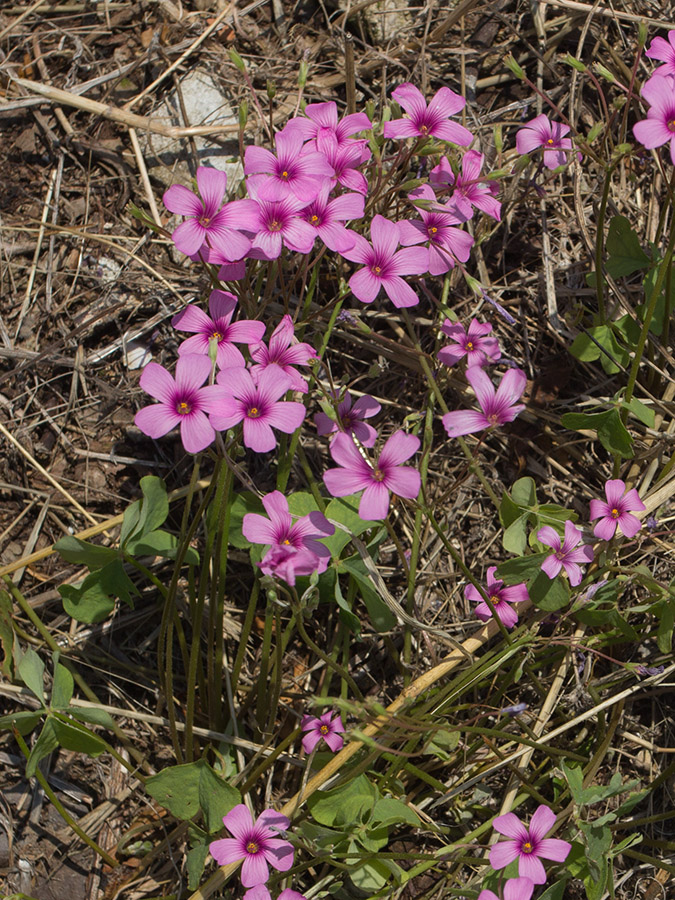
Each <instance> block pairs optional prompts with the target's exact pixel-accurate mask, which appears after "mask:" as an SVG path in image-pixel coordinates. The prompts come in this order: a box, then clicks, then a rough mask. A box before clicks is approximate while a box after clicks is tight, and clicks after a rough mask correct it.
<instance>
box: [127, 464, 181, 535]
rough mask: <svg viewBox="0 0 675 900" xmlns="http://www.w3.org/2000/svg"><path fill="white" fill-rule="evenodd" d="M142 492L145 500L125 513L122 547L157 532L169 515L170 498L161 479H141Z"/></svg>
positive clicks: (155, 477)
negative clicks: (132, 540)
mask: <svg viewBox="0 0 675 900" xmlns="http://www.w3.org/2000/svg"><path fill="white" fill-rule="evenodd" d="M141 491H142V492H143V499H142V500H136V502H135V503H132V504H131V506H130V507H129V508H128V509H127V510H126V512H125V513H124V519H123V521H122V530H121V533H120V546H121V547H126V545H127V543H128V541H129V540H130V539H131V538H136V539H138V538H139V537H140V536H141V535H144V534H149V533H150V532H151V531H155V530H156V529H158V528H159V526H160V525H163V524H164V522H165V521H166V517H167V516H168V515H169V498H168V496H167V493H166V485H165V484H164V482H163V481H162V479H161V478H158V477H157V476H156V475H146V476H145V477H144V478H141Z"/></svg>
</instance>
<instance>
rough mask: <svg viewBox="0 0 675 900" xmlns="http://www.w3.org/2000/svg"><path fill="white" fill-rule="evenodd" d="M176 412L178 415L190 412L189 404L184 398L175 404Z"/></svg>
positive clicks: (185, 414)
mask: <svg viewBox="0 0 675 900" xmlns="http://www.w3.org/2000/svg"><path fill="white" fill-rule="evenodd" d="M176 412H177V413H178V415H179V416H187V415H188V414H189V413H190V412H191V409H190V404H189V403H186V402H185V400H181V402H180V403H177V404H176Z"/></svg>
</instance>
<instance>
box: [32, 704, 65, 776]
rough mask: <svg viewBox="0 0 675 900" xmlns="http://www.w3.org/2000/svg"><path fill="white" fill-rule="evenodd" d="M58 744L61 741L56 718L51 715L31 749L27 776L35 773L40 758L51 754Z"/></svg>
mask: <svg viewBox="0 0 675 900" xmlns="http://www.w3.org/2000/svg"><path fill="white" fill-rule="evenodd" d="M58 746H59V742H58V739H57V737H56V733H55V731H54V719H52V718H51V717H49V718H48V719H47V720H46V721H45V724H44V727H43V729H42V731H41V732H40V734H39V736H38V739H37V740H36V741H35V743H34V744H33V749H32V750H31V751H30V756H29V757H28V761H27V762H26V778H31V777H32V776H33V775H35V770H36V769H37V767H38V763H39V762H40V760H41V759H44V758H45V757H46V756H49V754H50V753H51V752H52V751H53V750H56V748H57V747H58Z"/></svg>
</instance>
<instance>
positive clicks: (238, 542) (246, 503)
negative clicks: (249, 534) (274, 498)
mask: <svg viewBox="0 0 675 900" xmlns="http://www.w3.org/2000/svg"><path fill="white" fill-rule="evenodd" d="M247 513H259V514H260V515H263V516H264V515H265V507H264V506H263V505H262V500H261V499H260V497H258V495H257V494H254V493H252V492H251V491H241V492H240V493H238V494H236V495H235V497H234V500H233V501H232V505H231V506H230V533H229V538H230V544H231V545H232V546H233V547H237V548H238V549H239V550H248V548H249V547H250V546H251V543H250V541H247V540H246V538H245V537H244V535H243V534H242V531H241V524H242V522H243V520H244V516H245V515H246V514H247Z"/></svg>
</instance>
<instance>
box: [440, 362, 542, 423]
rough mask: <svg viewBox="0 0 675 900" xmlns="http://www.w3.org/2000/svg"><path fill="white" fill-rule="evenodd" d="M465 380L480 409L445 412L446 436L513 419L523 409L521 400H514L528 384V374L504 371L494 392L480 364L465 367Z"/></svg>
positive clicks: (518, 370) (514, 370) (519, 371)
mask: <svg viewBox="0 0 675 900" xmlns="http://www.w3.org/2000/svg"><path fill="white" fill-rule="evenodd" d="M466 380H467V381H468V382H469V384H470V385H471V387H472V388H473V389H474V391H475V394H476V399H477V400H478V405H479V406H480V408H481V412H477V411H476V410H463V409H460V410H456V411H454V412H448V413H446V414H445V415H444V416H443V425H444V426H445V430H446V431H447V433H448V437H457V436H458V435H461V434H473V432H475V431H483V430H484V429H485V428H494V427H495V426H496V425H504V424H505V423H506V422H513V420H514V419H515V418H516V416H517V415H518V414H519V413H521V412H522V411H523V410H524V409H525V404H524V403H517V402H516V401H517V400H519V399H520V397H521V396H522V394H523V391H524V390H525V385H526V384H527V377H526V375H525V373H524V372H523V371H522V370H521V369H509V370H508V372H505V373H504V374H503V376H502V380H501V382H500V384H499V387H498V388H497V390H496V391H495V388H494V385H493V384H492V382H491V381H490V378H489V377H488V375H487V374H486V373H485V372H484V371H483V369H482V368H481V367H480V366H470V367H469V368H468V369H467V370H466Z"/></svg>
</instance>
